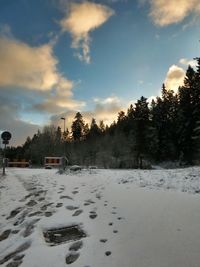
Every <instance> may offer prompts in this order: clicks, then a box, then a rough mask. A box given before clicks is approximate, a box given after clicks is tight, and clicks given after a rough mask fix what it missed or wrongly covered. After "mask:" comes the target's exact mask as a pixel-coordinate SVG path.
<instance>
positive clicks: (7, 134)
mask: <svg viewBox="0 0 200 267" xmlns="http://www.w3.org/2000/svg"><path fill="white" fill-rule="evenodd" d="M11 137H12V135H11V133H10V132H8V131H5V132H3V133H2V134H1V138H2V139H3V140H4V141H9V140H10V139H11Z"/></svg>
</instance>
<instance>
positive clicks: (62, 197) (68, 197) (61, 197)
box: [60, 196, 73, 200]
mask: <svg viewBox="0 0 200 267" xmlns="http://www.w3.org/2000/svg"><path fill="white" fill-rule="evenodd" d="M64 198H67V199H70V200H73V198H72V197H70V196H60V199H64Z"/></svg>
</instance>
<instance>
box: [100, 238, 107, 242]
mask: <svg viewBox="0 0 200 267" xmlns="http://www.w3.org/2000/svg"><path fill="white" fill-rule="evenodd" d="M99 241H100V242H101V243H106V242H107V241H108V239H106V238H102V239H100V240H99Z"/></svg>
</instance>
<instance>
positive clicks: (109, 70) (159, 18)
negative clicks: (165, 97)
mask: <svg viewBox="0 0 200 267" xmlns="http://www.w3.org/2000/svg"><path fill="white" fill-rule="evenodd" d="M199 26H200V2H199V0H190V1H188V0H168V1H165V0H134V1H133V0H101V1H100V0H96V1H89V0H88V1H84V0H83V1H75V0H29V1H27V0H1V1H0V130H1V131H2V130H9V131H11V133H12V135H13V138H12V141H11V145H19V144H22V143H24V142H25V140H26V137H27V136H28V135H30V136H32V135H33V134H34V133H35V132H36V131H37V129H38V128H42V127H43V126H44V125H46V124H50V123H53V124H55V125H60V126H62V128H63V121H61V120H60V118H61V117H65V118H66V122H67V124H68V125H70V123H71V121H72V119H73V117H74V115H75V113H76V112H77V111H81V112H82V114H83V116H84V118H85V120H86V121H90V119H91V118H92V117H95V118H96V119H97V121H99V120H100V119H103V120H104V121H105V123H110V122H111V121H112V120H114V119H115V118H116V116H117V113H118V111H119V110H126V109H127V107H128V106H129V105H130V103H134V102H135V101H136V100H137V99H138V98H139V97H141V96H142V95H143V96H145V97H147V98H151V97H152V96H157V95H159V94H160V88H161V85H162V83H163V82H165V83H166V86H167V88H170V89H174V90H177V87H178V86H179V85H181V84H182V82H183V77H184V74H185V70H186V68H187V66H188V64H190V65H192V66H195V65H194V61H193V58H194V57H196V56H199V50H200V43H199V39H200V32H199Z"/></svg>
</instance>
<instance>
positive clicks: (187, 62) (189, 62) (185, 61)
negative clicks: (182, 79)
mask: <svg viewBox="0 0 200 267" xmlns="http://www.w3.org/2000/svg"><path fill="white" fill-rule="evenodd" d="M179 63H180V64H182V65H185V66H189V65H190V66H191V67H195V66H196V64H197V62H196V60H190V59H187V58H181V59H180V60H179Z"/></svg>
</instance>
